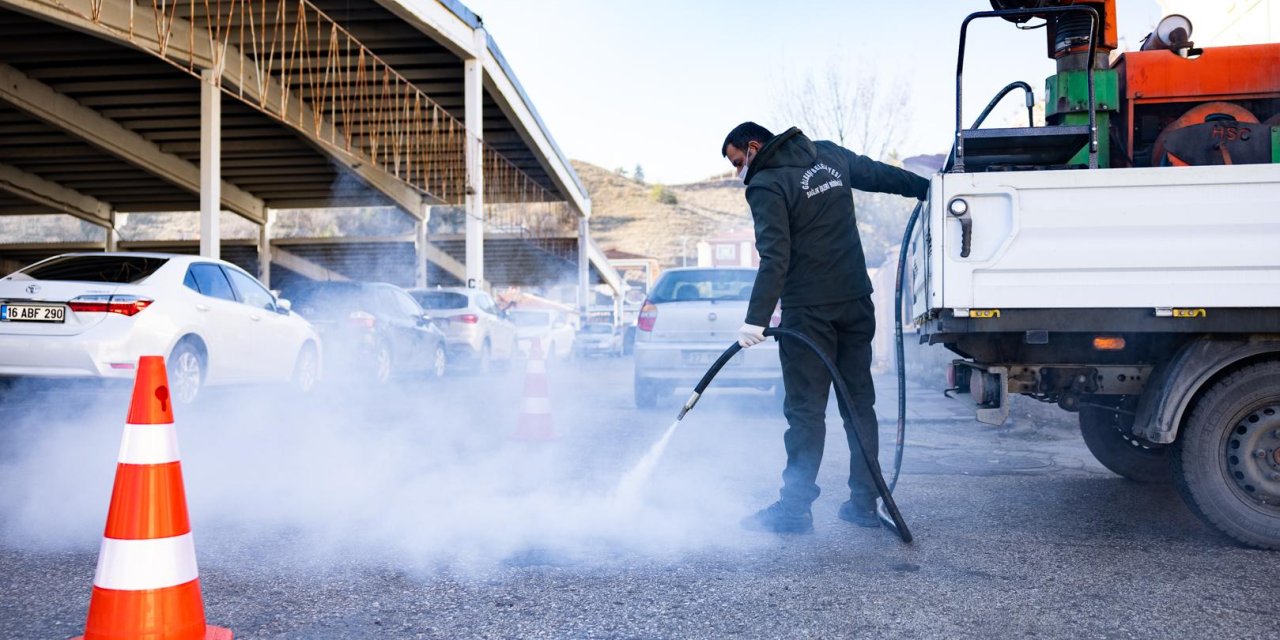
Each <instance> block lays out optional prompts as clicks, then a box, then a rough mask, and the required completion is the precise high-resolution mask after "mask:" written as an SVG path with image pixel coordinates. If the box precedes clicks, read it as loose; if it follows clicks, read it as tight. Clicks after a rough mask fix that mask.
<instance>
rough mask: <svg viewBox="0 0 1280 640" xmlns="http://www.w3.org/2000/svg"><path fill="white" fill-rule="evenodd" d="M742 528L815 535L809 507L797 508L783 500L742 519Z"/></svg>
mask: <svg viewBox="0 0 1280 640" xmlns="http://www.w3.org/2000/svg"><path fill="white" fill-rule="evenodd" d="M742 528H744V529H747V530H749V531H763V532H767V533H813V514H811V513H810V512H809V507H796V506H794V505H789V504H786V503H784V502H782V501H781V500H779V501H777V502H775V503H773V504H771V505H769V506H767V507H765V508H763V509H761V510H759V511H757V512H755V513H753V514H751V515H749V516H747V517H745V518H743V519H742Z"/></svg>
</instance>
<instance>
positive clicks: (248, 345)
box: [0, 253, 321, 403]
mask: <svg viewBox="0 0 1280 640" xmlns="http://www.w3.org/2000/svg"><path fill="white" fill-rule="evenodd" d="M144 355H162V356H165V357H166V362H167V364H168V369H169V387H170V389H171V393H172V395H173V398H174V400H175V401H176V402H179V403H190V402H193V401H194V400H195V399H196V397H197V396H198V395H199V394H200V390H201V388H203V387H204V386H206V385H208V386H215V385H231V384H250V383H253V384H257V383H273V382H280V383H286V382H287V383H292V384H293V385H295V386H296V387H297V388H298V389H299V390H300V391H303V392H306V391H310V390H311V388H312V387H313V386H314V385H315V383H316V381H317V380H318V379H319V375H320V364H321V362H320V357H321V351H320V338H319V337H318V336H317V334H316V332H315V330H314V329H313V328H312V327H311V325H310V323H308V322H307V321H306V320H304V319H303V318H301V317H300V316H298V315H297V314H294V313H292V312H290V311H289V303H288V301H287V300H277V299H276V297H275V296H274V295H272V294H271V292H269V291H267V289H266V288H265V287H263V286H262V284H261V283H259V282H258V280H257V279H255V278H254V277H253V276H250V275H249V274H247V273H245V272H244V271H243V270H241V269H240V268H239V267H237V266H235V265H233V264H231V263H228V262H224V261H221V260H211V259H209V258H202V257H199V256H183V255H172V254H163V253H69V254H63V255H60V256H55V257H53V258H49V259H47V260H43V261H41V262H37V263H36V264H33V265H31V266H29V267H27V268H25V269H22V270H21V271H18V272H15V273H12V274H10V275H8V276H5V277H4V278H0V376H6V377H45V378H124V379H129V378H132V377H133V376H134V374H135V369H136V366H137V362H138V358H139V357H140V356H144Z"/></svg>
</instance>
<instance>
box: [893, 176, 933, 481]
mask: <svg viewBox="0 0 1280 640" xmlns="http://www.w3.org/2000/svg"><path fill="white" fill-rule="evenodd" d="M923 209H924V202H923V201H921V202H918V203H916V208H915V209H912V210H911V217H910V218H907V228H906V230H904V231H903V232H902V245H901V246H900V247H898V273H897V277H896V278H895V279H894V285H893V291H894V296H893V347H894V354H893V355H894V361H895V363H896V364H897V368H898V435H897V442H896V443H895V448H894V452H893V475H892V476H891V477H890V478H889V491H893V490H894V489H896V488H897V487H898V475H899V474H900V473H902V449H903V447H904V446H905V445H906V441H907V358H906V350H905V349H904V348H903V345H902V299H903V297H904V296H903V291H902V287H903V285H905V284H906V283H907V269H909V268H910V261H908V260H907V250H908V249H910V248H911V232H912V231H915V228H916V222H918V221H919V220H920V212H921V211H922V210H923Z"/></svg>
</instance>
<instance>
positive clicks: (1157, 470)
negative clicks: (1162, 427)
mask: <svg viewBox="0 0 1280 640" xmlns="http://www.w3.org/2000/svg"><path fill="white" fill-rule="evenodd" d="M1132 428H1133V416H1132V415H1130V414H1128V413H1121V412H1118V411H1112V410H1110V409H1108V408H1105V407H1092V406H1085V407H1080V435H1081V437H1083V438H1084V444H1085V446H1086V447H1088V448H1089V453H1092V454H1093V457H1094V458H1097V460H1098V462H1101V463H1102V466H1104V467H1106V468H1107V469H1110V470H1111V471H1112V472H1113V473H1115V474H1116V475H1119V476H1123V477H1125V478H1128V479H1130V480H1133V481H1134V482H1146V483H1153V484H1163V483H1168V482H1171V481H1172V480H1173V474H1172V472H1171V470H1170V468H1169V447H1167V446H1159V445H1152V444H1149V443H1144V442H1142V441H1141V440H1138V439H1137V438H1135V437H1133V431H1132Z"/></svg>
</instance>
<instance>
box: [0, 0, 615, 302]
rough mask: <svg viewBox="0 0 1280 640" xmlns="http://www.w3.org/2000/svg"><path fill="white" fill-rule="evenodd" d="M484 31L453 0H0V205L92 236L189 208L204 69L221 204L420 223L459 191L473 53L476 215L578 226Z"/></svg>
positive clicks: (574, 182)
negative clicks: (341, 210) (478, 180)
mask: <svg viewBox="0 0 1280 640" xmlns="http://www.w3.org/2000/svg"><path fill="white" fill-rule="evenodd" d="M479 27H480V22H479V19H478V18H477V17H476V16H475V15H474V14H472V13H471V12H470V11H468V10H467V9H466V8H465V7H463V6H462V5H461V4H459V3H457V2H454V1H452V0H445V1H442V2H432V1H430V0H241V1H239V2H236V1H234V0H233V1H231V2H223V3H195V2H191V3H187V2H172V1H170V2H168V3H165V2H163V1H160V2H155V3H144V2H136V3H135V2H133V1H132V0H0V191H3V192H5V193H4V194H3V195H0V214H6V213H11V214H17V213H32V212H52V211H60V212H65V213H70V214H72V215H76V216H78V217H81V218H83V219H87V220H90V221H93V222H96V223H98V224H102V225H104V226H105V225H109V224H110V218H111V214H112V213H114V212H129V211H138V212H141V211H164V210H192V209H195V208H197V205H198V192H199V179H198V177H199V171H198V162H199V151H200V123H201V114H200V103H199V96H200V83H201V80H200V73H201V72H202V71H204V72H205V73H206V74H209V73H212V74H213V76H212V77H213V78H214V82H217V83H218V84H219V85H220V86H221V88H222V90H223V92H224V95H223V97H222V100H221V102H222V105H223V106H222V136H221V140H222V165H223V166H222V175H221V178H222V188H221V191H222V197H223V207H224V208H225V209H228V210H230V211H233V212H235V213H238V214H240V215H241V216H244V217H245V218H248V219H250V220H253V221H255V222H259V223H261V222H264V221H265V220H266V210H267V208H302V207H323V206H382V205H388V204H390V205H394V206H398V207H400V208H401V209H402V210H404V211H406V212H407V213H408V214H409V215H411V216H413V217H421V216H422V215H423V214H424V206H425V205H430V204H437V203H449V204H457V203H461V202H462V200H463V196H464V194H465V173H466V169H465V163H464V156H463V148H464V146H465V127H464V125H463V124H462V119H463V114H464V107H465V105H464V88H465V81H464V63H465V61H466V60H467V59H469V58H472V57H478V58H479V59H480V61H481V63H482V64H483V66H484V71H485V72H484V85H483V91H482V96H483V98H482V105H483V108H482V113H483V120H484V124H483V145H482V149H481V153H482V156H481V157H482V161H481V162H482V165H483V171H484V176H485V178H484V192H485V193H484V197H485V204H486V213H485V217H486V219H487V222H488V223H489V224H490V225H491V226H492V227H493V228H494V229H495V230H497V231H504V232H505V231H511V230H513V229H515V228H524V229H526V232H527V233H531V234H533V235H536V236H539V237H541V238H543V239H545V238H546V237H551V236H555V235H557V234H558V235H560V236H565V235H574V233H575V230H574V229H573V228H572V223H571V222H569V220H568V217H576V216H589V215H590V202H589V200H588V199H587V196H586V193H585V190H584V189H583V188H582V185H581V182H580V181H579V180H578V177H577V175H576V174H575V173H574V172H573V169H572V167H570V166H569V163H568V162H567V160H566V159H565V158H564V155H563V154H562V153H561V152H560V150H559V149H558V148H557V147H556V145H555V143H554V141H553V140H552V139H551V137H550V135H549V133H548V132H547V129H546V127H545V125H544V124H543V123H542V121H541V119H540V118H539V117H538V115H537V113H536V111H535V110H534V109H533V106H532V103H531V102H530V101H529V100H528V97H527V95H526V94H525V93H524V90H523V88H522V87H520V85H519V82H518V80H517V79H516V78H515V75H514V73H513V72H512V70H511V67H510V65H509V64H508V63H507V61H506V60H505V59H504V58H503V56H502V54H501V52H500V51H499V50H498V48H497V45H496V43H495V42H494V41H493V39H492V38H491V37H489V36H488V35H487V34H486V33H484V32H483V31H476V30H475V29H477V28H479ZM477 36H483V38H480V39H477ZM206 77H209V76H206ZM552 202H559V203H562V205H563V206H564V208H563V209H547V208H546V207H545V206H543V205H544V204H545V203H552ZM512 203H514V204H512ZM575 214H576V215H575ZM594 253H596V252H593V253H592V256H591V260H592V262H593V263H595V265H596V268H597V269H599V270H601V272H602V274H603V275H604V276H605V277H606V279H607V280H609V281H610V282H611V284H615V282H614V281H615V280H616V278H614V277H612V276H616V274H615V273H612V269H611V268H609V267H608V265H607V263H604V262H602V261H601V260H602V259H600V258H599V256H595V255H594ZM436 255H441V257H442V258H446V259H445V265H444V266H445V267H446V268H448V269H450V270H451V271H455V272H456V271H457V269H458V266H459V264H458V263H456V262H453V263H450V262H449V261H448V259H447V256H443V255H442V254H440V253H437V254H436ZM455 275H457V274H456V273H455Z"/></svg>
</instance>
